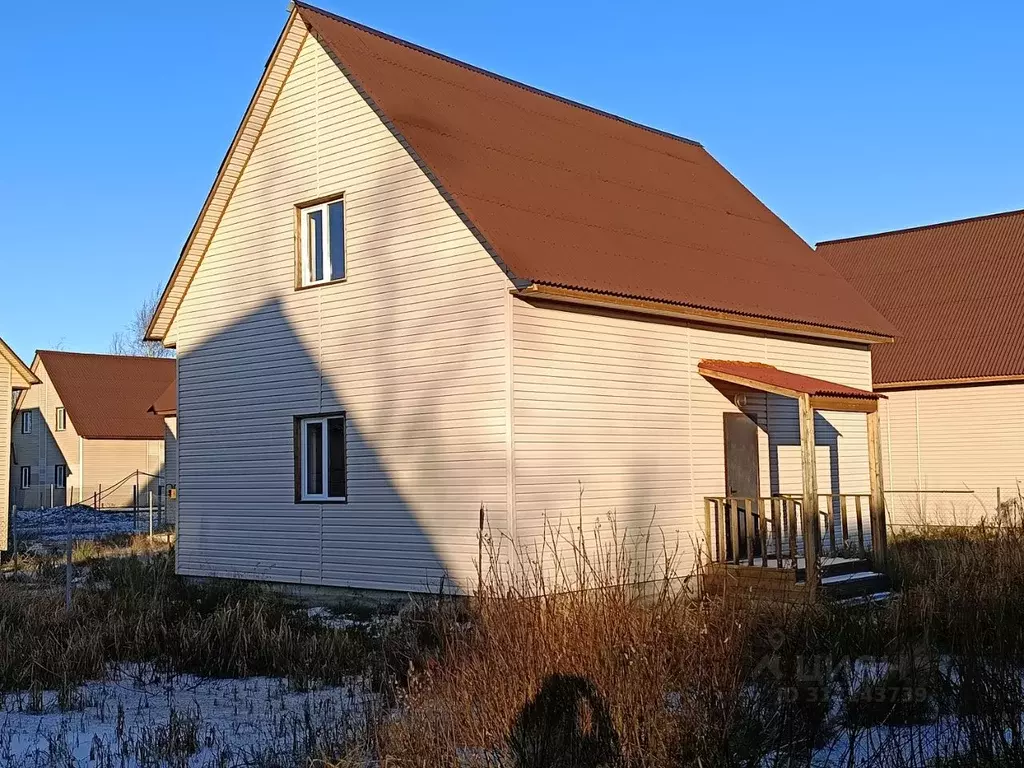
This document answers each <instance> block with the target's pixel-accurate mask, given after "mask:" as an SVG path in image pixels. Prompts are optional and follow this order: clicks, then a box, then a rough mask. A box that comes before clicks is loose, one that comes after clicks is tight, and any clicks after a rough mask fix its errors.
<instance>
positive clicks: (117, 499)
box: [69, 439, 164, 509]
mask: <svg viewBox="0 0 1024 768" xmlns="http://www.w3.org/2000/svg"><path fill="white" fill-rule="evenodd" d="M82 443H83V446H82V450H83V456H84V464H85V467H84V472H85V487H84V489H83V494H82V496H83V501H85V502H86V503H91V500H92V496H93V494H94V493H96V494H97V495H101V496H102V499H103V502H102V503H103V507H104V508H105V509H107V508H115V507H117V508H127V507H131V506H132V505H133V503H134V501H135V491H134V488H135V483H136V478H135V476H134V473H135V472H138V485H139V490H138V501H139V505H140V507H145V506H147V505H148V503H149V492H150V491H152V492H153V503H154V504H156V503H157V500H158V494H159V486H160V485H161V484H162V481H161V480H159V479H157V478H158V476H159V475H161V474H162V473H163V470H164V441H163V440H95V439H93V440H90V439H86V440H83V441H82ZM126 478H127V479H126ZM122 481H123V482H122ZM69 483H70V481H69ZM74 495H75V498H76V499H77V498H78V491H77V490H75V492H74Z"/></svg>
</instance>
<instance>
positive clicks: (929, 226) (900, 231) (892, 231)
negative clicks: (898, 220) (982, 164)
mask: <svg viewBox="0 0 1024 768" xmlns="http://www.w3.org/2000/svg"><path fill="white" fill-rule="evenodd" d="M1022 213H1024V208H1018V209H1017V210H1013V211H999V212H998V213H983V214H981V215H980V216H967V217H965V218H963V219H950V220H949V221H936V222H933V223H931V224H918V225H917V226H915V227H904V228H902V229H887V230H885V231H884V232H870V233H868V234H866V235H851V236H850V237H837V238H834V239H832V240H819V241H818V242H816V243H815V244H814V247H815V248H817V247H818V246H819V245H832V244H834V243H849V242H852V241H855V240H870V239H872V238H874V237H888V236H890V235H902V234H905V233H908V232H921V231H922V230H927V229H939V228H940V227H949V226H953V225H955V224H968V223H970V222H973V221H985V220H986V219H998V218H1001V217H1003V216H1014V215H1019V214H1022Z"/></svg>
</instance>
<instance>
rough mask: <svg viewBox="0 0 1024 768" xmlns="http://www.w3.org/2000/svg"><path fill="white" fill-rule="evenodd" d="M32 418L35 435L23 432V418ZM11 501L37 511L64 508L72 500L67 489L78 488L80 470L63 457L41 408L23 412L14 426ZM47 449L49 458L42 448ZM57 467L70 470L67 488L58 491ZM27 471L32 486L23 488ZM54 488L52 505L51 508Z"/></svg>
mask: <svg viewBox="0 0 1024 768" xmlns="http://www.w3.org/2000/svg"><path fill="white" fill-rule="evenodd" d="M22 413H30V414H32V416H31V419H32V432H31V433H30V434H24V433H22V431H21V414H22ZM11 437H12V440H11V463H10V466H11V477H10V484H11V486H10V487H11V499H12V503H13V504H14V505H15V506H16V507H18V508H19V509H36V508H39V507H49V506H61V505H63V504H65V503H67V501H69V500H70V499H69V498H68V496H67V493H68V491H67V486H68V485H74V479H73V475H72V472H73V471H74V468H75V466H77V458H76V459H75V462H74V463H73V462H71V461H69V460H68V458H67V457H66V456H65V455H64V454H63V452H62V451H61V449H60V446H59V445H58V444H57V439H56V436H55V435H54V433H53V430H52V429H51V428H50V425H49V424H48V423H47V421H46V419H45V418H43V412H42V409H41V408H39V407H35V408H27V409H25V410H24V411H19V412H18V414H17V415H16V417H15V419H14V421H13V423H12V425H11ZM43 445H45V446H46V452H45V456H44V455H43V451H42V449H41V446H43ZM57 466H64V467H66V468H67V477H66V480H65V483H64V484H65V488H57V487H56V486H57V475H56V473H57V469H56V467H57ZM23 467H28V469H29V475H30V476H29V485H28V487H27V488H23V487H22V485H23V483H22V472H23ZM51 488H52V504H51Z"/></svg>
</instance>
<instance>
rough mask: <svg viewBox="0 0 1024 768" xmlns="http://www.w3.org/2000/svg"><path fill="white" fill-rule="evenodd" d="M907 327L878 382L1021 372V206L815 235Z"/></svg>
mask: <svg viewBox="0 0 1024 768" xmlns="http://www.w3.org/2000/svg"><path fill="white" fill-rule="evenodd" d="M817 249H818V252H819V253H820V254H821V255H822V256H823V257H824V258H825V259H827V260H828V261H829V263H831V264H832V266H834V267H835V268H836V269H837V270H839V271H840V272H841V273H842V274H843V275H845V276H846V278H847V280H849V281H850V282H851V283H853V285H854V286H855V287H856V288H857V290H859V291H860V292H861V293H862V294H863V295H864V296H865V297H866V298H867V299H868V301H870V302H872V303H873V304H874V305H875V307H876V308H877V309H878V310H879V311H880V312H881V313H882V314H884V315H885V316H886V317H888V318H889V320H891V321H892V322H893V324H894V325H896V326H897V327H898V328H899V330H900V337H899V338H898V339H897V340H896V343H895V344H887V345H885V346H884V347H876V348H875V350H874V351H873V353H872V360H873V369H874V376H873V378H874V383H875V386H876V387H877V386H886V385H889V386H891V385H894V384H898V383H932V382H945V381H961V380H972V379H975V380H976V379H998V378H1010V377H1017V376H1024V211H1010V212H1007V213H1000V214H995V215H992V216H981V217H978V218H972V219H962V220H960V221H951V222H945V223H942V224H934V225H931V226H926V227H915V228H913V229H905V230H900V231H896V232H885V233H881V234H877V235H867V236H864V237H856V238H849V239H845V240H832V241H827V242H822V243H818V246H817Z"/></svg>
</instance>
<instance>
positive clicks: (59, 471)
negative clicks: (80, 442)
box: [53, 464, 68, 488]
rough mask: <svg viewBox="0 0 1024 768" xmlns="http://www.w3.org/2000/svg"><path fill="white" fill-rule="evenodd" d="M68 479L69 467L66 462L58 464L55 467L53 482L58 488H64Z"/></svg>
mask: <svg viewBox="0 0 1024 768" xmlns="http://www.w3.org/2000/svg"><path fill="white" fill-rule="evenodd" d="M67 481H68V468H67V467H66V466H65V465H64V464H58V465H57V466H55V467H54V468H53V484H54V486H56V487H57V488H63V487H64V484H65V483H66V482H67Z"/></svg>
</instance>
